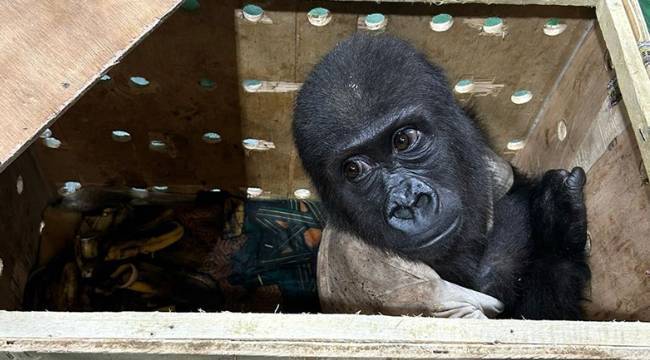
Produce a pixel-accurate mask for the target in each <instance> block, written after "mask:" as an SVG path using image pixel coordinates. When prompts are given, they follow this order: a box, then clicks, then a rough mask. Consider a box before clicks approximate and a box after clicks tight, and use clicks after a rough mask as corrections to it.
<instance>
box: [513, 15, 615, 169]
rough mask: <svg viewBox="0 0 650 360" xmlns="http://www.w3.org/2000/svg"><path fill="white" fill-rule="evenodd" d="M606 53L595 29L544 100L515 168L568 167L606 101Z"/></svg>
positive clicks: (607, 74)
mask: <svg viewBox="0 0 650 360" xmlns="http://www.w3.org/2000/svg"><path fill="white" fill-rule="evenodd" d="M605 53H606V51H605V49H604V46H603V44H602V43H601V39H600V37H599V32H598V31H597V28H593V29H591V31H590V32H589V34H588V35H587V36H586V37H585V38H584V40H583V41H582V42H581V44H580V46H579V48H578V49H577V51H576V52H575V54H574V56H572V57H571V60H570V63H569V64H567V68H566V70H565V71H563V72H562V73H561V75H560V78H559V79H558V85H557V87H555V88H554V89H553V92H552V93H551V94H549V96H548V98H547V99H546V100H545V102H544V105H543V107H542V109H541V111H540V113H539V115H538V119H537V120H536V122H535V124H534V126H533V127H532V128H531V130H530V132H529V135H528V138H527V139H526V146H525V147H524V149H522V150H521V151H519V153H518V154H517V155H516V156H515V158H514V159H513V163H514V164H515V165H516V166H518V167H520V168H522V169H525V170H527V171H528V172H529V173H541V172H542V171H544V170H547V169H549V168H558V167H559V168H567V167H569V166H570V164H571V162H572V161H573V159H574V158H575V156H576V153H577V152H578V149H579V145H580V144H581V143H582V141H583V139H584V138H585V137H586V136H587V133H588V129H589V128H590V127H591V125H592V123H593V122H594V119H596V118H597V115H598V113H599V110H600V109H601V108H602V107H603V102H607V101H608V92H607V84H608V82H609V80H610V77H611V76H612V75H610V73H609V72H608V71H607V66H606V59H605ZM560 128H562V130H563V131H562V132H563V133H562V134H560V132H561V131H560V130H559V129H560ZM560 135H562V136H560ZM608 143H609V142H608Z"/></svg>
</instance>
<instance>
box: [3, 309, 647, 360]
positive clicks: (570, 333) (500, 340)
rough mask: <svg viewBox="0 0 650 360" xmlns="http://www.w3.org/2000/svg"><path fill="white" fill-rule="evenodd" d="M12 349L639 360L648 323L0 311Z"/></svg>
mask: <svg viewBox="0 0 650 360" xmlns="http://www.w3.org/2000/svg"><path fill="white" fill-rule="evenodd" d="M20 352H35V353H39V354H41V353H43V354H45V353H66V354H86V355H88V356H87V357H83V358H88V359H91V358H96V357H93V356H90V355H91V354H102V353H104V354H105V353H110V354H111V359H115V358H128V356H131V357H130V358H133V355H136V354H161V355H164V354H187V355H222V356H226V355H227V356H233V355H234V356H239V355H243V356H246V355H250V356H265V357H295V356H309V357H312V356H313V357H329V358H337V357H342V358H350V357H365V358H386V357H391V358H436V359H450V358H454V359H456V358H463V359H478V358H508V359H510V358H517V359H521V358H535V359H550V358H553V359H587V358H589V359H605V358H607V359H609V358H617V359H648V358H650V324H649V323H639V322H628V323H623V322H607V323H604V322H577V321H531V320H469V319H468V320H465V319H463V320H460V319H435V318H423V317H393V316H363V315H306V314H303V315H284V314H235V313H184V314H181V313H155V312H154V313H143V312H139V313H57V312H30V313H24V312H0V354H2V353H20ZM45 355H46V354H45ZM120 355H121V356H120ZM41 358H47V357H41ZM192 358H193V357H192Z"/></svg>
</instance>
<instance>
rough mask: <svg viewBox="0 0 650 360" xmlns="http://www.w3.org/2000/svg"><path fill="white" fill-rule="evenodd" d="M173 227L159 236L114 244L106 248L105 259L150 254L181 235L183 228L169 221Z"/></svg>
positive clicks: (111, 259)
mask: <svg viewBox="0 0 650 360" xmlns="http://www.w3.org/2000/svg"><path fill="white" fill-rule="evenodd" d="M171 224H173V226H174V228H173V229H172V230H171V231H169V232H167V233H165V234H163V235H159V236H154V237H151V238H149V239H137V240H133V241H127V242H125V243H121V244H115V245H113V246H111V247H110V249H108V254H106V258H104V260H106V261H113V260H123V259H128V258H130V257H133V256H136V255H139V254H150V253H153V252H156V251H158V250H161V249H164V248H166V247H168V246H169V245H171V244H173V243H175V242H177V241H178V240H180V239H181V238H182V237H183V234H184V233H185V229H184V228H183V226H181V224H179V223H177V222H175V221H174V222H171Z"/></svg>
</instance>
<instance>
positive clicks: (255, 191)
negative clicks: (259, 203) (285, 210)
mask: <svg viewBox="0 0 650 360" xmlns="http://www.w3.org/2000/svg"><path fill="white" fill-rule="evenodd" d="M263 193H264V190H262V189H261V188H258V187H249V188H248V189H246V194H247V195H248V197H249V198H256V197H258V196H260V195H262V194H263Z"/></svg>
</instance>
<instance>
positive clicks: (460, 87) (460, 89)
mask: <svg viewBox="0 0 650 360" xmlns="http://www.w3.org/2000/svg"><path fill="white" fill-rule="evenodd" d="M472 90H474V82H473V81H472V80H469V79H462V80H460V81H458V82H457V83H456V85H455V86H454V91H456V92H457V93H459V94H466V93H469V92H471V91H472Z"/></svg>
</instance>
